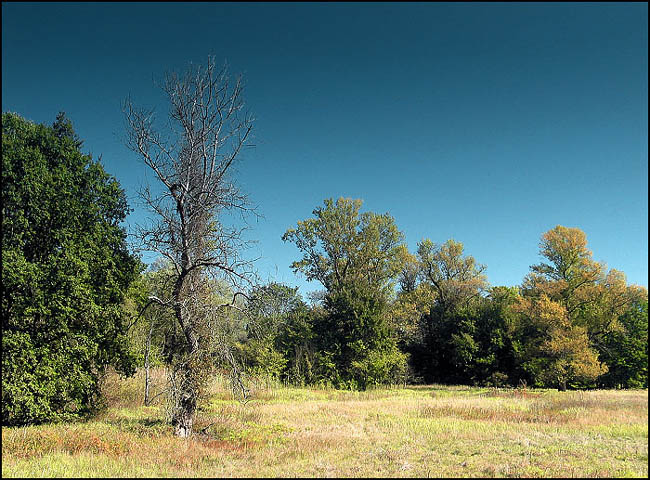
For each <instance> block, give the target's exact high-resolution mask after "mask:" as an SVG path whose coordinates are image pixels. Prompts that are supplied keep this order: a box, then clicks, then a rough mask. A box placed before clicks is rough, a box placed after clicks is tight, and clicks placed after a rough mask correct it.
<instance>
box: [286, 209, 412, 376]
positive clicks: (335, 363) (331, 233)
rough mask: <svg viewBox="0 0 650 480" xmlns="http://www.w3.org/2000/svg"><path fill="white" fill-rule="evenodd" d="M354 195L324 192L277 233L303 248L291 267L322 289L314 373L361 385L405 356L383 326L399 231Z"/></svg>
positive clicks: (393, 370) (399, 263) (399, 262)
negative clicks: (306, 214) (307, 214)
mask: <svg viewBox="0 0 650 480" xmlns="http://www.w3.org/2000/svg"><path fill="white" fill-rule="evenodd" d="M361 203H362V202H361V200H351V199H346V198H339V199H338V200H337V201H336V202H334V201H333V200H332V199H327V200H325V202H324V207H319V208H316V209H315V210H314V211H313V214H314V216H315V218H310V219H307V220H304V221H299V222H298V226H297V228H291V229H289V230H287V232H286V233H285V234H284V235H283V237H282V238H283V240H284V241H290V242H293V243H295V244H296V246H297V247H298V248H299V249H300V251H301V252H302V254H303V257H302V259H301V260H299V261H297V262H294V263H293V264H292V268H293V269H294V271H296V272H302V273H304V274H305V276H306V277H307V279H308V280H318V281H319V282H321V283H322V284H323V286H324V287H325V289H326V295H325V298H324V308H325V315H323V316H319V315H317V316H315V319H316V320H317V322H318V323H317V324H315V325H314V328H313V332H314V333H315V335H316V344H317V345H318V350H319V352H318V356H317V363H318V366H317V367H316V368H315V370H316V372H317V376H320V378H321V379H322V380H325V381H327V380H329V381H331V382H332V383H334V384H335V385H338V386H345V387H352V388H366V387H367V386H369V385H371V384H377V383H382V382H389V381H391V380H393V378H394V377H395V376H396V375H398V374H399V372H401V371H403V369H404V365H405V356H404V355H403V354H401V352H399V351H398V349H397V347H396V338H395V336H394V335H393V332H391V331H390V329H389V323H388V319H387V313H388V299H389V296H390V294H391V293H392V290H393V286H394V281H395V279H396V278H397V275H398V274H399V272H400V271H401V269H402V267H403V264H404V260H405V257H406V253H407V251H406V247H405V246H404V244H403V235H402V234H401V232H399V230H398V229H397V226H396V225H395V222H394V220H393V218H392V217H391V216H390V215H388V214H383V215H378V214H375V213H372V212H364V213H360V208H361Z"/></svg>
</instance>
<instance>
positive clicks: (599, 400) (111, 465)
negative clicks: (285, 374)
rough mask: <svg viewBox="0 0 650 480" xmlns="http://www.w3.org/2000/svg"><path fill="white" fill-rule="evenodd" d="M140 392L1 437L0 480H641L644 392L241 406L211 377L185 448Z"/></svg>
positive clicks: (120, 386) (297, 397)
mask: <svg viewBox="0 0 650 480" xmlns="http://www.w3.org/2000/svg"><path fill="white" fill-rule="evenodd" d="M163 378H164V374H163V372H162V371H158V372H156V375H155V381H157V383H158V385H160V384H161V383H162V381H163ZM143 384H144V374H143V373H142V372H139V373H138V374H136V376H135V377H133V378H130V379H120V378H119V377H117V376H115V375H112V376H111V377H109V378H108V380H107V382H106V385H105V387H104V391H105V393H106V395H107V402H108V406H107V408H106V409H105V410H104V411H103V412H101V413H100V414H99V415H98V416H96V417H94V418H93V419H91V420H88V421H84V422H77V423H60V424H45V425H39V426H29V427H18V428H6V427H3V428H2V476H3V477H62V476H67V477H70V476H84V477H159V476H160V477H196V476H200V477H295V476H308V477H647V476H648V391H647V390H627V391H626V390H617V391H615V390H608V391H605V390H596V391H567V392H558V391H556V390H535V389H530V388H517V389H496V388H478V387H466V386H442V385H427V386H407V387H394V388H379V389H373V390H369V391H365V392H351V391H339V390H333V389H314V388H291V387H287V386H282V385H277V384H275V385H272V384H268V383H264V382H257V383H255V382H252V383H251V384H250V386H251V398H250V400H249V401H248V402H247V403H246V404H242V403H240V402H239V401H237V400H236V399H235V398H233V396H232V394H231V392H230V390H229V388H228V384H227V382H226V380H225V379H222V378H216V379H215V380H214V383H213V384H212V385H211V389H210V399H209V402H207V404H206V405H204V406H203V408H202V409H201V411H200V413H199V415H198V417H197V423H196V429H195V430H196V432H197V433H196V435H195V436H194V437H193V438H191V439H189V440H183V439H179V438H176V437H174V436H173V432H172V429H171V427H170V426H168V425H167V424H166V423H165V408H164V401H163V400H162V399H163V396H159V397H157V398H156V400H155V401H154V403H153V404H152V405H151V406H143V404H142V403H143V402H142V390H143ZM154 393H155V391H154Z"/></svg>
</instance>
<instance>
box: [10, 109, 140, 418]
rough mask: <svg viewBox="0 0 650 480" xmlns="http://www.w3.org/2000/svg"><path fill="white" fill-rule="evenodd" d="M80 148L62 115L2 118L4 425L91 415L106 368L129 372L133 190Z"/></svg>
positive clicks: (135, 267)
mask: <svg viewBox="0 0 650 480" xmlns="http://www.w3.org/2000/svg"><path fill="white" fill-rule="evenodd" d="M81 144H82V142H81V141H80V140H79V138H78V137H77V135H76V134H75V133H74V131H73V129H72V124H71V123H70V121H69V120H68V119H67V118H65V116H64V114H62V113H61V114H59V115H58V116H57V119H56V122H55V123H54V125H53V126H52V127H47V126H44V125H36V124H34V123H32V122H29V121H27V120H25V119H24V118H22V117H20V116H19V115H17V114H14V113H4V114H3V115H2V423H3V425H17V424H30V423H40V422H45V421H50V420H56V419H62V418H70V417H74V416H79V415H83V414H86V413H88V412H90V411H92V410H93V408H94V407H96V406H97V401H98V399H99V379H100V375H101V373H102V372H103V371H104V369H105V368H106V366H108V365H114V366H115V367H116V368H117V369H118V370H119V371H121V372H123V373H131V372H133V358H132V356H131V355H130V354H129V352H128V344H127V341H126V338H125V329H126V327H125V323H126V322H125V321H124V320H125V318H124V316H125V314H124V311H123V309H122V300H123V296H124V293H125V291H126V290H127V288H128V287H129V284H130V283H131V282H132V281H133V280H134V279H135V278H136V277H137V275H138V273H139V269H140V262H139V260H138V259H137V258H135V257H133V256H132V255H131V254H130V253H129V251H128V249H127V245H126V241H125V239H126V233H125V231H124V230H123V229H122V228H121V227H120V222H122V221H123V220H124V219H125V217H126V215H127V213H128V207H127V203H126V197H125V195H124V191H123V190H122V189H121V188H120V186H119V184H118V182H117V180H115V178H113V177H111V176H110V175H108V174H107V173H106V172H105V171H104V169H103V167H102V165H101V164H100V163H99V162H96V161H93V160H92V158H91V157H90V156H89V155H84V154H82V153H81V151H80V147H81Z"/></svg>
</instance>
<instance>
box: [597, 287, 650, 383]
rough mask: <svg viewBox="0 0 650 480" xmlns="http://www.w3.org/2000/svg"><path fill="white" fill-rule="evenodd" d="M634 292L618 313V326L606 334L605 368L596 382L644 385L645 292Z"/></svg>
mask: <svg viewBox="0 0 650 480" xmlns="http://www.w3.org/2000/svg"><path fill="white" fill-rule="evenodd" d="M637 293H638V296H637V297H636V298H635V299H634V300H633V301H632V302H631V303H630V304H629V305H628V307H627V310H626V311H625V312H624V313H623V314H622V315H621V316H620V317H619V319H618V320H619V323H620V325H621V327H622V328H621V329H619V330H616V331H614V332H612V333H611V334H610V335H608V336H607V338H606V340H605V344H604V345H603V347H604V348H603V353H602V354H601V359H602V360H603V362H605V363H606V364H607V366H608V367H609V371H608V372H607V373H606V374H605V375H603V376H602V377H601V378H600V379H599V383H600V385H602V386H604V387H609V388H612V387H615V388H648V292H647V290H645V289H639V290H638V292H637Z"/></svg>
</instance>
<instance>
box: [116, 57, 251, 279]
mask: <svg viewBox="0 0 650 480" xmlns="http://www.w3.org/2000/svg"><path fill="white" fill-rule="evenodd" d="M242 89H243V85H242V80H241V77H237V78H236V79H235V80H234V82H232V81H231V79H230V77H229V75H228V72H227V67H225V66H224V67H223V68H221V69H220V70H218V69H217V68H215V63H214V60H213V59H212V58H210V59H209V60H208V63H207V65H206V66H192V67H191V68H190V69H189V70H188V71H187V73H185V74H184V75H182V76H180V75H178V74H176V73H171V74H167V75H166V76H165V78H164V82H163V84H162V90H163V92H164V93H165V95H166V97H167V98H168V100H169V103H170V112H169V125H168V126H167V128H165V129H157V128H156V127H155V125H154V115H153V110H144V109H138V108H136V107H135V106H134V105H133V103H132V102H131V100H130V99H128V100H127V101H126V102H125V104H124V112H125V116H126V120H127V132H128V133H127V145H128V147H129V148H130V149H132V150H133V151H135V152H136V153H138V155H139V156H140V157H141V158H142V159H143V160H144V163H145V164H146V165H147V166H148V167H150V168H151V170H152V171H153V172H154V173H155V176H156V177H157V180H159V181H160V183H162V185H163V187H164V188H163V192H162V193H156V194H154V193H152V190H151V189H150V188H149V186H147V187H144V188H143V189H142V190H141V192H140V195H141V197H142V199H143V200H144V202H145V204H146V205H147V207H148V208H149V209H151V210H152V211H153V212H154V213H155V214H156V215H155V216H156V221H155V222H154V223H153V224H151V225H148V226H147V227H146V228H140V229H139V231H138V236H139V238H140V240H141V241H142V246H143V247H144V249H146V250H151V251H154V252H157V253H159V254H161V255H163V256H165V257H166V258H168V259H169V260H170V261H171V262H172V264H173V265H174V268H175V269H176V273H177V274H178V275H180V276H182V277H185V276H186V275H188V274H190V273H191V272H192V271H193V270H195V269H201V270H203V269H208V270H211V271H213V272H216V273H221V274H223V275H226V276H228V277H230V279H231V280H233V281H235V282H236V283H239V282H238V280H244V279H245V278H246V273H247V269H248V268H249V267H250V265H249V264H248V263H247V262H245V261H243V260H242V259H241V257H240V256H239V253H240V251H241V247H242V246H244V243H245V242H243V241H242V235H241V234H242V230H243V229H242V228H228V227H226V226H224V225H223V223H222V222H220V221H219V215H220V214H221V213H222V212H223V211H240V212H242V213H243V212H251V211H254V209H253V208H251V206H250V204H249V202H248V200H247V197H246V195H245V194H243V193H242V192H241V191H240V189H239V188H238V186H237V185H236V184H235V183H234V181H233V179H232V175H230V173H231V171H232V168H233V164H234V163H235V162H236V160H237V159H238V157H239V156H240V155H241V153H242V150H243V149H244V148H246V147H247V146H250V140H251V131H252V128H253V118H252V116H251V115H250V114H249V113H247V112H245V111H244V102H243V99H242Z"/></svg>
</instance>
